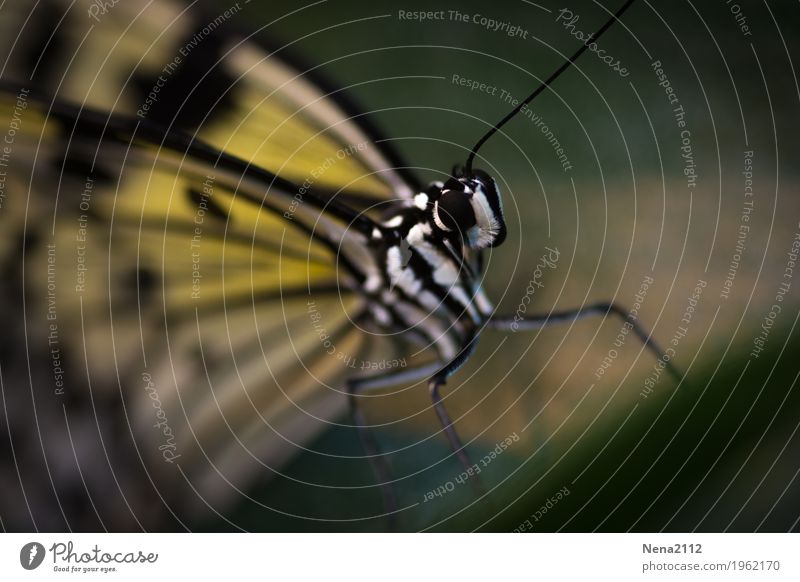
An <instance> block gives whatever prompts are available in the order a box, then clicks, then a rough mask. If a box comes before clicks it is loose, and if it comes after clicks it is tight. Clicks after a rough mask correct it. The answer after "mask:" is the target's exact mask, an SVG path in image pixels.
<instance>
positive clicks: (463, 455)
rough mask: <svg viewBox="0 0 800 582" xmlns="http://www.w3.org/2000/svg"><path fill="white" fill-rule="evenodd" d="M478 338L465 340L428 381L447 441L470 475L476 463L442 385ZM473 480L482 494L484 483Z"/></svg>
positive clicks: (461, 363)
mask: <svg viewBox="0 0 800 582" xmlns="http://www.w3.org/2000/svg"><path fill="white" fill-rule="evenodd" d="M477 339H478V336H477V334H473V335H471V336H470V337H469V338H468V340H467V341H466V342H465V345H464V346H463V347H462V348H461V351H460V352H459V354H458V355H457V356H456V357H455V358H453V360H451V361H450V362H449V363H448V364H447V365H446V366H444V367H443V368H441V369H440V370H439V371H438V372H436V374H434V375H433V376H432V377H431V379H430V380H429V381H428V390H429V392H430V395H431V401H432V402H433V409H434V411H436V416H437V417H438V418H439V423H440V424H441V425H442V429H443V430H444V434H445V436H446V437H447V441H448V442H449V443H450V448H451V449H453V452H454V453H455V455H456V457H457V458H458V461H459V463H461V466H462V467H463V468H464V470H465V471H468V472H469V474H470V475H471V474H472V471H471V469H472V468H473V467H474V463H473V462H472V460H471V459H470V457H469V454H468V453H467V450H466V448H465V447H464V444H463V443H462V442H461V438H460V437H459V436H458V433H457V432H456V429H455V427H454V426H453V421H452V420H451V419H450V415H449V414H448V413H447V409H446V408H445V406H444V402H443V401H442V396H441V387H442V386H444V385H445V383H446V382H447V379H448V378H449V377H450V376H452V375H453V373H455V371H456V370H458V369H459V368H460V367H461V366H462V365H463V364H464V363H465V362H466V361H467V360H468V359H469V357H470V356H471V355H472V352H473V351H474V350H475V345H476V344H477ZM471 482H472V484H473V487H475V490H476V491H477V493H478V494H481V495H482V494H483V493H484V492H485V490H484V487H483V484H482V483H481V480H480V479H479V478H478V477H477V476H474V477H473V478H472V479H471Z"/></svg>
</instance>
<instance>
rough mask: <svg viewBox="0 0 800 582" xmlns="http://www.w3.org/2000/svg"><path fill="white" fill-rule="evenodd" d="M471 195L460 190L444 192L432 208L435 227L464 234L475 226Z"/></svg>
mask: <svg viewBox="0 0 800 582" xmlns="http://www.w3.org/2000/svg"><path fill="white" fill-rule="evenodd" d="M470 198H472V193H469V192H464V191H461V190H445V191H444V192H442V195H441V196H440V197H439V200H437V201H436V204H435V205H434V207H433V217H434V220H435V222H436V225H437V226H438V227H439V228H441V229H442V230H445V231H448V232H450V231H459V232H461V233H462V234H463V233H466V232H467V231H468V230H469V229H470V228H472V227H473V226H475V224H476V219H475V212H474V210H473V209H472V204H471V202H470Z"/></svg>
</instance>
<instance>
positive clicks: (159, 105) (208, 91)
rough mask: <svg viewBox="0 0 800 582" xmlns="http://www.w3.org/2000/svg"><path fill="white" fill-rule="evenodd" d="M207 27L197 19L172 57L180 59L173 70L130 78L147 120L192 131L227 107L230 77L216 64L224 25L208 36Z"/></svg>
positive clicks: (220, 51) (229, 101)
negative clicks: (145, 104)
mask: <svg viewBox="0 0 800 582" xmlns="http://www.w3.org/2000/svg"><path fill="white" fill-rule="evenodd" d="M207 24H208V23H207V22H206V23H203V22H202V20H198V26H197V28H195V29H194V30H192V31H191V32H190V33H189V34H188V36H187V37H186V38H184V39H183V40H182V41H181V43H180V44H179V45H178V51H179V52H178V53H176V56H178V57H179V58H180V59H181V60H180V62H179V63H178V64H177V66H176V68H174V69H170V70H167V71H165V70H162V71H160V72H159V74H158V75H156V76H152V75H147V76H145V75H138V76H134V86H135V87H136V89H137V90H138V93H139V98H140V101H141V102H142V103H147V104H148V109H147V112H146V116H147V119H149V120H151V121H154V122H156V123H159V124H161V125H163V126H165V127H172V126H174V127H179V128H181V129H196V128H198V127H200V126H201V125H203V124H206V123H208V122H209V120H210V119H213V118H214V117H217V116H218V115H219V114H221V113H223V112H224V111H226V110H228V109H229V108H230V107H231V104H232V102H233V97H232V95H231V91H230V88H231V85H233V83H234V78H233V77H232V76H231V75H230V74H228V72H227V71H226V70H225V66H224V62H223V63H222V64H220V63H219V62H218V61H219V59H220V57H221V56H222V55H223V46H224V45H223V41H224V39H225V38H226V35H225V30H224V29H225V25H224V24H222V25H221V26H219V28H217V29H215V30H213V31H212V32H210V33H209V32H208V31H209V29H208V27H207ZM181 50H183V52H185V53H186V55H185V56H181V55H182V54H183V53H181V52H180V51H181Z"/></svg>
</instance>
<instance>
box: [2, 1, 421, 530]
mask: <svg viewBox="0 0 800 582" xmlns="http://www.w3.org/2000/svg"><path fill="white" fill-rule="evenodd" d="M53 5H54V3H40V4H35V3H34V4H32V5H29V4H28V3H27V2H6V3H4V4H3V7H2V8H0V27H5V30H4V31H2V30H0V33H2V32H6V33H8V34H0V36H2V40H0V43H4V44H3V45H2V46H1V47H0V48H2V50H3V51H4V52H2V53H0V57H2V60H4V62H6V63H7V66H6V68H5V69H4V71H3V74H2V79H0V81H14V83H6V84H4V85H2V87H0V112H1V113H0V127H12V126H13V127H14V128H15V129H14V143H13V144H12V147H11V152H10V154H7V155H6V156H7V157H6V159H4V160H3V159H0V164H1V165H3V166H4V167H3V168H2V169H3V170H6V171H4V172H3V175H2V182H0V185H1V188H2V189H0V196H1V198H0V202H1V203H2V205H0V232H1V233H2V241H3V242H4V243H5V244H3V245H2V250H0V253H2V255H0V257H2V265H3V266H4V269H5V271H6V272H11V271H14V272H16V273H19V274H20V278H21V281H22V283H21V284H22V287H23V291H22V294H23V295H24V297H25V303H24V311H22V309H20V313H18V314H16V315H17V317H16V319H14V321H15V322H16V321H17V320H19V319H23V323H22V324H20V326H21V327H20V329H19V330H17V329H14V330H13V333H15V334H17V335H15V336H14V337H18V338H19V340H18V341H20V342H23V341H24V342H25V345H26V346H27V347H26V349H27V350H28V353H29V355H30V361H32V362H33V361H35V362H38V363H39V366H40V367H41V370H42V373H43V374H44V377H43V378H41V377H40V378H39V379H38V380H32V381H31V384H32V389H35V390H36V391H37V392H44V393H46V394H47V395H48V397H52V398H51V399H50V400H48V405H50V404H52V405H53V406H54V407H55V408H54V412H53V417H52V419H51V422H49V423H48V428H47V430H45V431H44V432H43V433H41V434H40V437H39V438H41V439H43V440H44V441H45V443H44V448H45V449H46V451H48V452H46V453H45V455H46V456H47V455H48V454H49V455H54V453H53V451H55V450H57V449H59V447H60V446H61V443H66V442H70V439H71V438H74V435H73V434H72V432H73V431H76V430H77V429H76V428H75V426H73V427H72V429H71V430H70V429H69V427H70V416H69V413H68V411H69V410H77V408H75V409H73V408H72V407H73V406H77V404H76V403H78V402H80V403H82V404H83V407H82V408H80V410H82V411H85V410H86V409H87V408H88V409H89V410H91V411H92V414H93V415H94V422H91V421H90V422H89V426H90V427H91V426H92V425H93V424H94V425H97V427H98V428H97V431H98V434H99V438H98V435H94V437H92V436H91V435H89V436H86V435H84V436H85V439H86V440H85V442H84V443H83V444H82V445H81V446H79V447H77V450H79V451H81V452H82V454H84V455H86V456H87V457H90V458H84V459H81V460H78V462H77V465H78V466H79V467H81V468H82V474H79V473H76V472H75V470H74V468H73V469H72V470H71V478H72V479H73V480H74V481H75V482H78V483H81V482H84V484H85V480H86V479H90V477H91V476H92V475H93V474H101V473H102V474H104V475H105V479H106V481H105V482H106V483H107V484H111V483H115V484H116V485H115V486H116V487H118V488H119V487H121V489H120V491H122V493H123V494H122V496H121V497H122V499H124V500H125V507H122V508H119V507H117V508H106V509H105V510H103V508H102V505H103V503H106V502H104V501H102V500H98V499H95V500H94V503H95V504H96V505H97V506H101V507H100V508H99V509H96V511H97V512H98V513H100V514H103V515H106V519H109V518H108V515H109V514H114V515H117V516H118V517H117V519H118V520H119V523H121V524H122V525H120V526H118V527H123V528H129V527H130V526H131V523H132V522H136V523H139V521H140V519H141V515H142V513H143V509H142V507H145V508H147V509H148V510H150V509H151V507H150V506H151V505H152V503H154V502H155V503H158V504H160V505H161V506H162V513H169V512H172V513H173V515H178V516H185V515H187V514H188V515H194V516H195V517H196V516H197V514H198V509H200V510H201V511H204V512H206V511H209V508H210V510H211V511H219V512H222V511H225V510H226V509H227V508H228V507H229V506H230V504H231V503H234V502H236V501H237V499H238V498H239V497H240V495H241V494H242V492H243V491H244V490H245V489H246V488H247V487H249V486H250V485H251V484H252V481H253V480H254V479H257V478H259V477H264V476H265V475H274V474H276V473H280V471H281V469H282V467H283V466H284V465H285V463H286V461H287V460H288V459H290V458H291V457H292V456H293V455H295V454H296V453H297V452H298V451H301V450H303V447H305V446H306V445H307V444H308V443H309V442H310V441H311V439H313V438H314V436H315V435H318V434H320V432H322V431H323V430H325V429H326V428H327V427H328V426H329V424H330V423H331V422H333V421H335V420H337V419H339V418H340V417H341V415H342V413H343V411H344V409H345V406H346V399H345V397H344V394H343V392H342V389H343V386H344V384H343V379H344V378H345V377H346V376H349V375H353V374H356V373H358V371H359V368H360V364H361V363H363V362H364V361H365V360H368V359H369V357H368V355H367V354H368V353H369V354H376V355H377V354H379V355H380V357H383V358H386V359H393V358H396V357H397V356H398V354H397V353H396V351H395V350H396V349H397V346H396V345H395V344H394V343H390V342H383V341H380V340H379V339H376V338H375V337H374V336H371V337H369V338H368V342H365V341H364V338H365V334H364V331H363V326H364V325H365V305H364V302H363V300H362V299H361V297H360V296H359V295H358V294H357V293H355V292H354V289H356V288H357V287H358V285H359V284H360V281H359V277H360V276H361V271H356V270H350V269H348V264H358V265H359V266H360V267H361V268H362V269H363V268H366V267H367V266H368V265H369V263H370V261H371V258H370V255H369V253H367V252H366V250H365V244H366V239H365V237H364V236H363V229H362V230H359V228H353V227H352V225H351V224H350V221H349V219H348V216H347V215H346V212H347V208H352V209H355V210H360V209H369V208H372V206H373V205H375V204H376V203H381V202H386V201H390V200H394V199H396V198H405V197H408V196H410V195H411V194H412V193H413V192H414V189H415V185H413V184H411V182H410V181H409V180H408V179H407V176H406V175H405V174H404V172H403V171H402V170H399V171H398V170H395V169H394V168H395V167H396V166H400V167H402V166H403V164H402V163H401V162H399V160H398V158H397V156H396V154H394V153H393V152H391V151H390V150H388V149H387V148H385V147H383V146H382V147H377V146H375V142H376V141H380V136H378V135H377V134H376V132H375V131H374V130H373V129H371V128H370V127H369V125H368V124H367V123H366V122H365V119H363V118H361V117H355V118H353V117H352V111H351V110H350V109H349V108H348V107H347V106H346V105H345V104H343V102H342V101H341V99H340V96H339V95H338V94H337V93H334V94H330V92H329V91H327V90H325V89H323V88H321V87H322V86H321V85H320V84H319V83H317V82H316V80H312V79H311V77H313V75H309V74H305V72H303V73H301V74H299V73H298V72H297V71H298V69H296V68H294V67H292V66H290V65H289V64H288V63H287V62H286V60H285V58H283V56H282V55H281V53H278V54H270V51H269V50H267V49H265V48H264V46H263V45H262V44H257V43H255V42H254V41H252V40H246V41H245V40H243V39H244V37H243V36H241V35H239V34H237V33H236V32H235V31H234V30H233V29H232V27H233V25H234V18H233V15H230V16H229V17H225V18H223V19H221V20H220V19H219V15H215V14H214V13H213V12H212V13H210V14H209V13H205V14H203V13H201V12H200V11H198V10H191V11H183V7H182V5H181V4H179V3H177V2H167V1H164V2H157V3H155V2H154V3H146V2H127V1H126V2H120V3H118V4H116V5H114V6H113V8H111V9H109V10H108V11H107V12H106V13H105V14H102V15H97V16H98V19H99V20H98V19H95V18H92V17H87V14H89V15H90V14H91V11H92V6H97V4H95V3H90V2H76V3H74V6H73V7H72V9H71V10H69V11H67V10H66V8H64V9H63V12H60V13H59V12H57V11H56V12H54V11H53ZM55 5H57V6H68V5H70V3H68V2H65V3H60V2H56V3H55ZM45 9H46V10H45ZM243 9H244V8H243ZM15 11H16V12H15ZM12 16H13V17H12ZM240 16H241V15H240ZM214 23H216V24H214ZM204 31H207V33H206V32H204ZM17 32H19V34H17ZM198 34H199V35H201V36H200V37H198V36H197V35H198ZM192 43H194V44H192ZM187 46H188V47H191V48H190V49H188V50H187V49H186V47H187ZM184 53H186V54H184ZM176 59H179V60H180V62H177V61H176ZM170 63H173V64H175V63H177V65H176V66H177V68H175V69H174V70H172V68H169V69H168V70H165V67H167V66H168V65H170ZM162 77H164V79H165V80H164V81H162V82H161V86H160V87H159V80H160V79H161V78H162ZM34 87H35V89H34ZM153 87H158V91H156V92H155V93H154V97H153V98H152V99H151V92H153V90H152V89H153ZM50 95H53V96H55V97H56V100H55V101H50V98H49V96H50ZM43 96H48V97H47V98H46V99H43ZM176 136H177V137H176ZM2 155H3V154H0V156H2ZM6 166H7V167H6ZM338 201H341V202H346V203H347V205H348V206H347V207H345V206H342V205H338V206H337V204H338ZM342 209H345V210H342ZM340 210H341V211H342V212H343V213H344V214H342V212H338V211H340ZM380 210H381V209H380V207H375V211H376V212H378V211H380ZM362 220H366V219H362ZM348 227H350V228H348ZM6 311H7V312H8V310H6ZM19 315H24V318H20V317H19ZM14 325H16V323H15V324H14ZM365 343H368V344H369V345H368V346H367V345H365ZM20 394H22V393H20ZM17 396H19V395H17ZM17 396H12V398H13V397H17ZM19 397H21V396H19ZM87 403H90V404H91V406H90V407H89V406H88V405H87ZM61 407H63V409H64V414H63V416H62V415H61V414H60V412H59V411H60V408H61ZM38 414H40V415H41V414H43V408H42V406H40V407H39V409H38ZM73 414H74V413H73ZM109 418H113V419H114V420H113V421H109V420H108V419H109ZM73 422H74V419H73ZM17 430H18V431H23V430H26V428H25V427H18V429H17ZM27 430H28V432H29V434H30V435H31V436H32V437H34V436H35V435H34V434H33V433H31V432H30V427H27ZM89 432H91V430H89ZM42 435H43V436H42ZM112 441H113V442H115V443H116V445H115V446H117V447H121V446H123V445H122V444H120V443H123V442H124V443H127V445H126V446H127V448H126V451H127V452H125V453H122V452H119V450H118V451H117V452H115V453H114V454H109V452H108V451H107V450H106V449H105V447H106V446H107V445H106V443H111V442H112ZM92 443H93V444H92ZM98 443H99V444H98ZM108 446H110V445H108ZM86 451H93V452H94V454H91V453H86ZM55 456H60V455H55ZM122 460H124V461H122ZM90 467H91V468H90ZM103 471H105V473H103ZM121 472H132V473H134V474H135V475H136V476H137V477H136V478H135V479H134V478H131V479H130V481H135V482H137V483H140V485H139V486H138V488H136V490H135V491H133V486H121V485H120V483H119V481H118V475H119V474H120V473H121ZM56 486H57V487H59V488H60V482H59V481H58V479H57V485H56ZM84 486H85V485H84ZM112 498H114V499H116V501H113V502H112V501H107V503H116V504H118V505H119V504H121V502H120V501H119V499H120V496H112ZM154 500H155V501H154ZM137 501H138V503H139V504H140V505H139V507H137ZM61 511H62V513H63V512H64V511H68V509H67V510H65V509H64V508H63V507H61ZM76 511H78V510H76ZM104 511H105V513H104ZM115 512H116V513H115ZM120 516H121V517H120ZM131 516H133V519H131ZM65 519H67V520H68V518H67V517H66V516H65ZM102 523H103V526H107V522H106V521H103V522H102ZM112 527H113V526H112ZM95 529H96V527H95Z"/></svg>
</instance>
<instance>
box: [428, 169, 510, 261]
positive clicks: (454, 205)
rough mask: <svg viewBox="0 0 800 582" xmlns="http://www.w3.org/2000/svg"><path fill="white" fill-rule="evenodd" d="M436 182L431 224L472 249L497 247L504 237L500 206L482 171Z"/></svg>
mask: <svg viewBox="0 0 800 582" xmlns="http://www.w3.org/2000/svg"><path fill="white" fill-rule="evenodd" d="M454 174H455V176H454V177H452V178H450V179H449V180H448V181H447V182H445V183H444V184H441V183H439V185H438V187H435V188H434V192H432V194H433V195H432V196H431V202H432V203H433V205H432V213H433V223H434V224H435V225H436V227H437V228H438V229H439V230H440V231H441V232H442V233H444V234H445V236H448V237H456V238H458V239H460V241H461V242H462V244H463V245H464V246H467V247H469V248H473V249H484V248H487V247H496V246H498V245H500V244H501V243H502V242H503V241H504V240H505V238H506V224H505V220H504V219H503V206H502V203H501V201H500V193H499V192H498V190H497V184H496V183H495V181H494V179H493V178H492V177H491V176H489V174H487V173H486V172H484V171H482V170H473V171H472V172H471V174H470V175H469V176H466V175H460V176H459V173H458V172H454Z"/></svg>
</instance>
